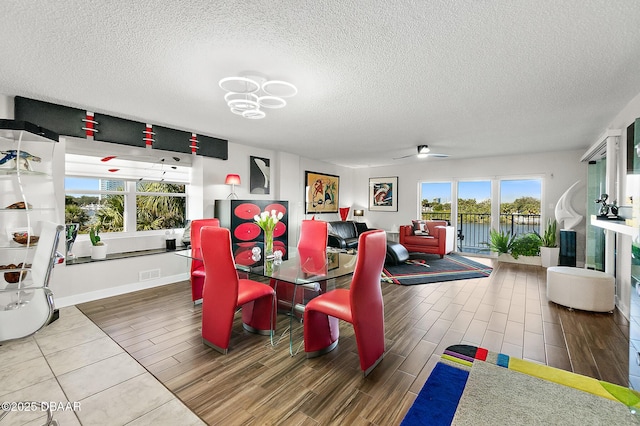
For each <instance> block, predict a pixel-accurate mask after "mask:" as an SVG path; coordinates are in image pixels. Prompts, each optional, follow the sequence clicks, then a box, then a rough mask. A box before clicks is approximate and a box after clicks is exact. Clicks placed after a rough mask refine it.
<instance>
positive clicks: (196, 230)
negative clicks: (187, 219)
mask: <svg viewBox="0 0 640 426" xmlns="http://www.w3.org/2000/svg"><path fill="white" fill-rule="evenodd" d="M203 226H216V227H220V221H219V220H218V219H215V218H213V219H196V220H194V221H192V222H191V253H192V254H193V256H194V257H200V255H199V253H200V249H201V247H202V244H201V238H200V230H201V229H202V227H203ZM201 266H202V261H200V260H197V259H193V260H192V261H191V272H193V271H194V270H195V269H197V268H199V267H201Z"/></svg>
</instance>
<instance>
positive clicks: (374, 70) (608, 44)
mask: <svg viewBox="0 0 640 426" xmlns="http://www.w3.org/2000/svg"><path fill="white" fill-rule="evenodd" d="M0 16H2V25H0V57H1V58H2V60H1V61H0V93H3V94H6V95H21V96H26V97H31V98H35V99H40V100H44V101H49V102H55V103H60V104H65V105H70V106H74V107H82V108H85V107H86V108H88V109H90V110H94V111H97V112H104V113H108V114H112V115H118V116H121V117H125V118H131V119H137V120H140V121H146V122H151V123H155V124H162V125H167V126H170V127H174V128H178V129H184V130H195V131H197V132H200V133H204V134H208V135H211V136H215V137H220V138H224V139H228V140H229V141H230V142H236V143H241V144H246V145H250V146H255V147H261V148H268V149H276V150H282V151H287V152H291V153H295V154H299V155H302V156H305V157H311V158H315V159H318V160H323V161H328V162H332V163H336V164H341V165H345V166H351V167H362V166H373V165H382V164H399V165H401V164H403V162H406V161H416V160H413V159H408V160H399V161H394V160H391V158H393V157H399V156H403V155H408V154H413V153H414V152H415V150H416V148H415V147H416V145H419V144H428V145H430V146H431V147H432V150H433V152H438V153H447V154H450V155H451V158H468V157H484V156H491V155H502V154H513V153H530V152H540V151H554V150H563V149H572V148H586V147H587V146H589V145H590V144H592V143H593V142H595V141H596V139H597V138H598V136H599V135H600V134H602V132H603V131H604V129H605V128H606V126H607V125H608V123H609V122H610V121H611V120H612V119H613V118H614V117H615V115H616V114H617V113H618V112H619V111H620V110H621V109H622V108H623V107H624V106H625V105H626V104H627V103H628V102H629V101H630V100H631V99H632V98H633V97H634V96H635V95H637V94H638V93H639V92H640V30H639V29H638V22H640V1H638V0H615V1H611V0H563V1H557V0H532V1H524V0H523V1H512V0H503V1H489V0H487V1H477V0H460V1H452V0H440V1H433V0H430V1H426V0H425V1H417V0H416V1H401V0H389V1H367V0H361V1H355V0H327V1H317V0H313V1H300V0H296V1H271V0H269V1H239V0H233V1H206V0H190V1H177V0H175V1H152V0H135V1H130V0H122V1H116V0H101V1H99V2H86V1H84V0H68V1H51V0H42V1H31V0H3V1H2V2H0ZM240 73H253V74H260V75H266V76H268V77H270V78H272V79H283V80H287V81H290V82H292V83H294V84H295V85H296V86H297V87H298V89H299V93H298V95H297V96H296V97H294V98H291V99H290V100H289V105H287V107H285V108H284V109H278V110H267V117H266V118H265V119H263V120H247V119H244V118H241V117H239V116H236V115H233V114H231V113H230V112H229V109H228V108H227V107H226V105H225V103H224V101H223V99H222V97H223V95H224V92H223V91H222V90H221V89H220V88H219V87H218V84H217V83H218V81H219V80H220V79H221V78H223V77H227V76H231V75H238V74H240ZM428 161H446V160H435V159H429V160H428Z"/></svg>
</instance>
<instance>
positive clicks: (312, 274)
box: [175, 242, 356, 356]
mask: <svg viewBox="0 0 640 426" xmlns="http://www.w3.org/2000/svg"><path fill="white" fill-rule="evenodd" d="M263 249H264V247H263V243H259V242H258V243H251V245H248V244H246V243H240V244H232V252H233V255H234V260H235V264H236V269H237V270H238V271H240V272H245V273H246V274H248V277H249V278H250V279H254V278H257V277H260V278H263V279H269V281H270V283H271V284H272V285H274V286H275V288H276V292H277V294H278V295H279V296H278V301H277V303H278V310H279V312H281V313H285V314H286V315H288V317H289V327H288V330H285V331H283V332H282V333H281V337H280V338H279V339H278V340H277V341H276V342H275V343H274V344H277V343H278V342H279V341H281V340H282V338H283V337H284V336H285V335H286V334H287V332H288V334H289V352H290V354H291V355H292V356H293V355H295V354H296V353H298V351H299V348H300V346H301V345H302V341H301V343H300V344H298V345H297V349H296V348H295V346H296V345H295V344H294V340H295V338H294V327H296V322H297V323H299V322H301V317H302V314H303V313H304V306H305V303H306V302H308V300H310V299H311V298H313V297H315V296H317V295H319V294H321V293H323V292H326V291H328V290H330V289H331V286H332V283H335V281H334V280H335V279H336V278H340V277H344V276H347V275H350V274H352V273H353V271H354V269H355V265H356V253H355V252H345V251H342V250H335V249H333V248H327V250H326V251H325V250H323V251H305V250H303V249H298V248H297V247H287V248H284V247H280V253H281V254H282V259H280V258H279V256H278V253H277V251H278V250H276V253H275V254H276V255H275V256H268V258H267V259H265V258H264V256H263V254H264V251H263ZM175 253H176V254H177V255H179V256H184V257H188V258H192V259H202V255H201V253H199V252H198V253H195V252H192V250H190V249H188V250H178V251H176V252H175ZM283 287H284V288H283ZM289 296H291V297H290V298H289Z"/></svg>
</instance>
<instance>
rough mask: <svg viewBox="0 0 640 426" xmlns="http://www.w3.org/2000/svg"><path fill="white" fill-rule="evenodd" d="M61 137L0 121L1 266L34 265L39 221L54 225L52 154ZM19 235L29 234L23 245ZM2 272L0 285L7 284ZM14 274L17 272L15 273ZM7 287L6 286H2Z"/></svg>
mask: <svg viewBox="0 0 640 426" xmlns="http://www.w3.org/2000/svg"><path fill="white" fill-rule="evenodd" d="M57 142H58V135H57V134H56V133H53V132H51V131H48V130H46V129H42V128H40V127H38V126H35V125H33V124H31V123H28V122H24V121H15V120H0V162H2V164H0V266H5V267H6V266H7V265H18V264H20V263H22V264H23V265H24V264H25V263H26V264H29V263H31V259H32V257H33V252H34V251H35V246H36V244H37V241H34V239H33V238H32V237H34V236H38V235H39V232H40V225H39V224H40V221H43V220H47V221H53V222H55V221H56V219H57V217H58V214H57V204H56V197H55V184H54V180H53V158H54V157H53V154H54V150H55V149H56V145H57ZM16 233H27V235H29V238H28V239H27V241H26V242H24V243H21V242H17V241H16V240H15V238H14V237H15V234H16ZM11 271H12V269H6V268H3V270H2V271H0V272H2V275H0V284H5V285H6V284H7V282H6V280H5V279H4V278H5V275H4V273H6V272H11ZM13 271H15V270H13ZM1 287H4V286H0V288H1Z"/></svg>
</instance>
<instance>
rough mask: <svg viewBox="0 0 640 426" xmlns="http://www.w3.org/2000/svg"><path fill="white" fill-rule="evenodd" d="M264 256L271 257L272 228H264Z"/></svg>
mask: <svg viewBox="0 0 640 426" xmlns="http://www.w3.org/2000/svg"><path fill="white" fill-rule="evenodd" d="M264 257H265V259H271V258H272V257H273V229H265V230H264Z"/></svg>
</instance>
